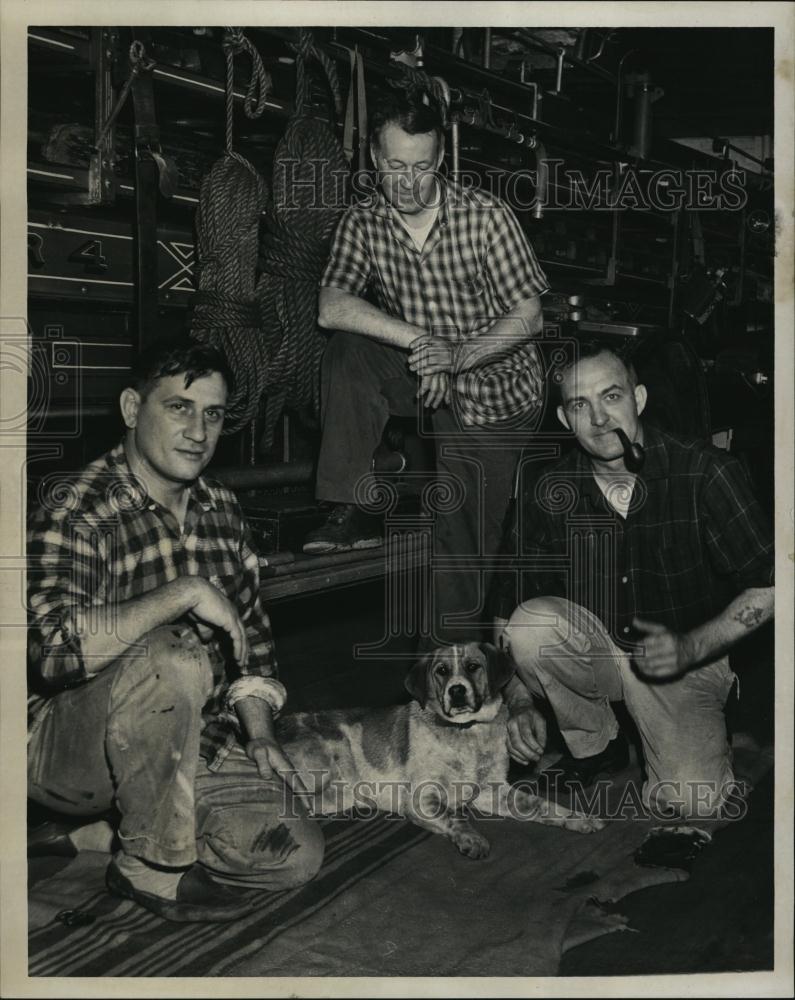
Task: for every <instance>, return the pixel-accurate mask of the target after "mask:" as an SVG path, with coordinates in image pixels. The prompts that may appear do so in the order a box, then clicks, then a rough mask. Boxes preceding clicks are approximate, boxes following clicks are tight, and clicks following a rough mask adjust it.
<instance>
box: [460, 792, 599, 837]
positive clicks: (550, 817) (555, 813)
mask: <svg viewBox="0 0 795 1000" xmlns="http://www.w3.org/2000/svg"><path fill="white" fill-rule="evenodd" d="M472 806H473V807H474V808H475V809H477V810H478V811H479V812H482V813H485V814H486V815H487V816H508V817H511V818H512V819H519V820H529V821H531V822H533V823H544V824H546V825H547V826H562V827H564V828H565V829H566V830H574V831H575V832H576V833H595V832H596V831H597V830H602V829H603V828H604V825H605V824H604V821H603V820H601V819H599V818H598V817H596V816H586V815H585V814H584V813H581V812H575V811H573V810H571V809H566V808H565V806H561V805H559V804H558V803H557V802H553V801H551V800H550V799H544V798H542V797H541V796H540V795H535V794H534V793H533V792H530V791H528V790H527V789H526V788H522V787H521V786H516V785H514V786H511V785H508V784H506V783H503V784H499V785H498V784H489V785H486V786H485V787H483V788H482V789H481V791H480V794H479V795H478V796H477V798H476V799H475V800H474V802H472Z"/></svg>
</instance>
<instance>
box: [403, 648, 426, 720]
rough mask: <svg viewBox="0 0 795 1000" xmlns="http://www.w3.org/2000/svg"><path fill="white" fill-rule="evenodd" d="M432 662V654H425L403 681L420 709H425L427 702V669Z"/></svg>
mask: <svg viewBox="0 0 795 1000" xmlns="http://www.w3.org/2000/svg"><path fill="white" fill-rule="evenodd" d="M432 661H433V653H426V654H425V656H423V657H422V659H420V660H417V662H416V663H415V664H414V666H413V667H412V668H411V670H409V672H408V674H407V675H406V680H405V681H404V684H405V686H406V690H407V691H408V693H409V694H410V695H411V697H412V698H414V699H416V700H417V701H418V702H419V703H420V708H425V703H426V702H427V700H428V668H429V667H430V665H431V663H432Z"/></svg>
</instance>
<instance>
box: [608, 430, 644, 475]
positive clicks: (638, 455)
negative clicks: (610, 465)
mask: <svg viewBox="0 0 795 1000" xmlns="http://www.w3.org/2000/svg"><path fill="white" fill-rule="evenodd" d="M615 433H616V434H617V435H618V440H619V441H620V442H621V447H622V448H623V449H624V465H626V467H627V470H628V471H629V472H640V470H641V469H642V468H643V463H644V462H645V461H646V453H645V452H644V450H643V447H642V445H639V444H638V443H637V441H630V440H629V438H628V437H627V435H626V434H625V433H624V431H622V430H621V428H620V427H616V431H615Z"/></svg>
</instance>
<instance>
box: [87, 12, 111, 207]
mask: <svg viewBox="0 0 795 1000" xmlns="http://www.w3.org/2000/svg"><path fill="white" fill-rule="evenodd" d="M114 45H115V37H114V29H113V28H92V29H91V49H90V51H91V64H92V66H93V69H94V137H95V142H96V138H97V137H98V136H99V135H100V133H101V132H102V129H103V127H104V125H105V122H107V121H108V120H109V119H110V116H111V112H112V111H113V107H114V104H115V94H114V91H113V75H112V69H113V58H114ZM115 144H116V128H115V125H111V126H110V128H109V129H108V130H107V132H106V133H105V135H104V136H103V138H102V141H101V142H100V143H99V146H98V148H97V149H96V150H95V151H94V152H93V153H92V154H91V158H90V161H89V169H88V197H89V204H90V205H112V204H113V202H114V201H115V198H116V179H115V175H114V173H113V164H114V160H115V148H116V145H115Z"/></svg>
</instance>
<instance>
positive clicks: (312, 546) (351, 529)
mask: <svg viewBox="0 0 795 1000" xmlns="http://www.w3.org/2000/svg"><path fill="white" fill-rule="evenodd" d="M383 543H384V535H383V527H382V524H381V519H380V518H378V517H376V516H375V515H373V514H365V512H364V511H363V510H360V508H358V507H357V506H356V504H352V503H340V504H337V505H336V506H335V507H334V508H333V509H332V511H331V513H330V514H329V516H328V517H327V518H326V523H325V524H323V525H321V526H320V527H319V528H315V530H314V531H310V532H309V534H308V535H307V536H306V541H305V542H304V552H307V553H309V554H310V555H319V554H320V553H323V552H347V551H349V550H350V549H372V548H375V547H376V546H378V545H383Z"/></svg>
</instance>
